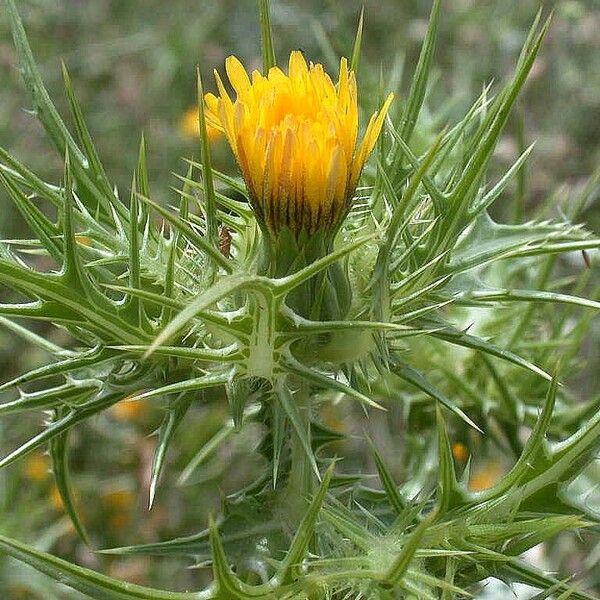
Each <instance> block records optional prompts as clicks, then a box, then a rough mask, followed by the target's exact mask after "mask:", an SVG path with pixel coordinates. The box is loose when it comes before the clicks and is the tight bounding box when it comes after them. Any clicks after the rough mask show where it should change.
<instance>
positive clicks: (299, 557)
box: [275, 462, 335, 584]
mask: <svg viewBox="0 0 600 600" xmlns="http://www.w3.org/2000/svg"><path fill="white" fill-rule="evenodd" d="M334 468H335V462H334V463H332V464H331V465H330V466H329V468H328V469H327V471H326V472H325V476H324V477H323V481H322V482H321V485H320V487H319V491H318V492H317V493H316V495H315V497H314V499H313V500H312V502H311V503H310V506H309V507H308V509H307V511H306V513H305V514H304V516H303V517H302V521H301V522H300V525H298V529H297V530H296V534H295V535H294V539H293V540H292V543H291V545H290V547H289V550H288V551H287V553H286V555H285V558H284V559H283V561H282V563H281V566H280V568H279V571H278V573H277V575H275V581H277V583H280V584H286V583H291V581H293V579H294V578H293V573H294V572H295V571H296V570H298V569H299V567H300V565H301V563H302V561H303V560H304V558H305V556H306V553H307V551H308V545H309V543H310V540H311V538H312V536H313V534H314V530H315V525H316V523H317V517H318V516H319V512H320V511H321V506H322V505H323V501H324V500H325V496H326V494H327V490H328V489H329V484H330V482H331V477H332V475H333V470H334Z"/></svg>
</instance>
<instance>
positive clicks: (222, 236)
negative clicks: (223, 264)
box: [219, 225, 231, 258]
mask: <svg viewBox="0 0 600 600" xmlns="http://www.w3.org/2000/svg"><path fill="white" fill-rule="evenodd" d="M219 251H220V252H221V254H222V255H223V256H224V257H225V258H231V231H230V230H229V229H228V228H227V227H226V226H225V225H221V227H219Z"/></svg>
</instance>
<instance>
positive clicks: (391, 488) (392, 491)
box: [367, 437, 406, 514]
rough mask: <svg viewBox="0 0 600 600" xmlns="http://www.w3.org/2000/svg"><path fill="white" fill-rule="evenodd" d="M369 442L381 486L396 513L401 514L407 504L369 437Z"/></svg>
mask: <svg viewBox="0 0 600 600" xmlns="http://www.w3.org/2000/svg"><path fill="white" fill-rule="evenodd" d="M367 442H368V443H369V447H370V449H371V454H372V455H373V460H374V461H375V466H376V467H377V473H379V479H380V481H381V485H383V489H384V491H385V494H386V496H387V498H388V501H389V503H390V505H391V507H392V508H393V509H394V510H395V511H396V513H397V514H400V513H402V511H403V510H404V508H405V506H406V503H405V501H404V499H403V498H402V496H401V495H400V492H399V491H398V486H397V485H396V482H395V481H394V478H393V477H392V474H391V473H390V470H389V469H388V466H387V465H386V464H385V462H384V460H383V457H382V456H381V454H380V452H379V450H378V449H377V446H375V444H374V443H373V440H372V439H371V438H370V437H367Z"/></svg>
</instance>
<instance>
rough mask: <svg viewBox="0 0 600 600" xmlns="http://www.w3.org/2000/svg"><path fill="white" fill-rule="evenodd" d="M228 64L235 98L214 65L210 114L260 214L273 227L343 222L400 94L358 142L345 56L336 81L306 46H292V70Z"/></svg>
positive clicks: (354, 95) (307, 228)
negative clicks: (308, 56) (308, 58)
mask: <svg viewBox="0 0 600 600" xmlns="http://www.w3.org/2000/svg"><path fill="white" fill-rule="evenodd" d="M225 68H226V71H227V75H228V77H229V81H230V82H231V85H232V87H233V89H234V90H235V92H236V99H235V100H232V99H231V98H230V96H229V94H228V92H227V90H226V89H225V86H224V85H223V82H222V80H221V78H220V77H219V74H218V73H217V72H216V71H215V77H216V80H217V86H218V92H219V97H217V96H215V95H214V94H206V96H205V99H206V107H207V113H206V116H207V120H208V122H209V123H211V124H212V125H214V126H215V127H218V128H220V129H222V130H223V131H224V132H225V135H226V136H227V140H228V142H229V144H230V146H231V148H232V150H233V153H234V155H235V158H236V160H237V162H238V164H239V166H240V169H241V171H242V175H243V177H244V179H245V181H246V185H247V188H248V193H249V195H250V200H251V202H252V205H253V207H254V210H255V211H256V213H257V216H258V218H259V219H260V220H261V221H262V222H263V223H264V224H265V225H266V226H267V228H268V229H269V231H270V232H271V233H273V234H277V233H278V232H279V231H280V230H282V229H284V228H286V227H287V228H289V229H290V230H292V231H294V232H295V233H299V232H301V231H306V232H309V233H310V232H314V231H316V230H317V229H321V230H323V229H335V228H337V226H338V225H339V223H340V222H341V220H342V219H343V217H344V216H345V214H346V213H347V211H348V209H349V208H350V203H351V201H352V196H353V194H354V191H355V189H356V185H357V183H358V178H359V176H360V173H361V171H362V168H363V166H364V164H365V161H366V160H367V158H368V157H369V155H370V153H371V151H372V150H373V148H374V146H375V142H376V141H377V138H378V136H379V134H380V132H381V129H382V127H383V122H384V119H385V116H386V114H387V111H388V108H389V106H390V103H391V101H392V99H393V95H392V94H390V95H389V96H388V98H387V100H386V101H385V103H384V105H383V107H382V108H381V110H380V111H379V112H376V113H374V114H373V115H372V117H371V119H370V121H369V123H368V125H367V128H366V132H365V136H364V138H363V140H362V143H360V144H359V145H358V148H357V147H356V143H357V137H358V103H357V90H356V78H355V75H354V73H353V72H352V71H351V70H349V69H348V61H347V60H346V59H345V58H342V59H341V61H340V73H339V81H338V83H337V85H335V84H334V83H333V82H332V80H331V78H330V77H329V75H328V74H327V73H326V72H325V70H324V69H323V65H320V64H313V63H310V65H307V64H306V61H305V60H304V57H303V55H302V53H301V52H299V51H295V52H292V53H291V55H290V59H289V66H288V74H287V75H286V74H285V73H284V72H283V71H282V70H281V69H279V68H277V67H273V68H272V69H270V70H269V72H268V74H267V76H266V77H265V76H263V75H262V74H261V73H259V72H258V71H253V72H252V75H251V78H250V77H249V76H248V74H247V72H246V70H245V68H244V67H243V66H242V64H241V62H240V61H239V60H238V59H237V58H235V57H234V56H230V57H229V58H228V59H227V61H226V63H225Z"/></svg>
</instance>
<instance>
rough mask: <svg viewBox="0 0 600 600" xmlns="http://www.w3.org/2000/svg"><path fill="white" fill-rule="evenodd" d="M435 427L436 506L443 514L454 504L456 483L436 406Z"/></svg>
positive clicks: (452, 460)
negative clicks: (437, 493)
mask: <svg viewBox="0 0 600 600" xmlns="http://www.w3.org/2000/svg"><path fill="white" fill-rule="evenodd" d="M436 425H437V433H438V435H437V439H438V460H439V467H438V469H439V484H438V485H439V498H438V506H439V510H440V512H441V513H442V514H444V513H446V512H447V511H448V510H449V508H450V507H452V505H453V504H454V502H455V499H456V494H457V491H458V482H457V481H456V471H455V468H454V459H453V458H452V448H451V446H450V438H449V437H448V432H447V431H446V424H445V422H444V417H443V415H442V411H441V409H440V407H439V405H438V406H436Z"/></svg>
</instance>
